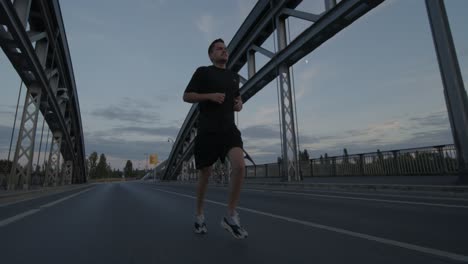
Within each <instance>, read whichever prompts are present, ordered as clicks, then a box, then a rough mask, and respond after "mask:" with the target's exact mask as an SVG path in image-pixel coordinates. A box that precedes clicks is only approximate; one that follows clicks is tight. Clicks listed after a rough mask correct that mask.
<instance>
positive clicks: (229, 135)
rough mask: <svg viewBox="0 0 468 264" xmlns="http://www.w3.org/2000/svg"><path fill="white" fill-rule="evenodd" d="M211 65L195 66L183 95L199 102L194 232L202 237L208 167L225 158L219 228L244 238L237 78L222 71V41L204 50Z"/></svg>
mask: <svg viewBox="0 0 468 264" xmlns="http://www.w3.org/2000/svg"><path fill="white" fill-rule="evenodd" d="M208 56H209V58H210V60H211V62H212V63H213V65H211V66H206V67H199V68H198V69H197V70H196V71H195V73H194V74H193V76H192V79H191V80H190V82H189V84H188V85H187V88H186V89H185V92H184V101H185V102H188V103H199V110H200V115H199V117H198V130H197V137H196V138H195V150H194V154H195V163H196V168H197V169H198V170H199V171H200V173H199V178H198V187H197V205H196V219H195V233H198V234H205V233H206V232H207V231H208V230H207V228H206V223H205V216H204V211H203V205H204V198H205V193H206V188H207V185H208V178H209V177H210V176H211V173H212V167H213V166H212V165H213V164H214V163H215V162H216V160H218V158H219V159H220V160H221V161H224V160H225V158H226V156H228V157H229V160H230V162H231V168H232V172H231V189H230V193H229V203H228V208H227V212H226V215H225V216H224V217H223V219H222V221H221V226H222V227H224V228H225V229H226V230H228V231H229V232H231V234H232V235H233V236H234V237H235V238H239V239H242V238H246V237H247V236H248V233H247V231H245V229H244V228H242V226H241V224H240V219H239V214H238V213H237V211H236V206H237V204H238V202H239V196H240V190H241V186H242V182H243V180H244V175H245V162H244V156H243V150H242V147H243V142H242V138H241V133H240V131H239V130H238V129H237V126H236V124H235V122H234V111H237V112H239V111H241V110H242V99H241V96H240V93H239V75H238V74H237V73H234V72H232V71H230V70H227V69H226V63H227V61H228V56H229V55H228V52H227V50H226V46H225V44H224V41H223V40H222V39H216V40H214V41H213V42H212V43H211V44H210V46H209V48H208Z"/></svg>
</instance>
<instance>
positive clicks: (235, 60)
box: [163, 0, 384, 179]
mask: <svg viewBox="0 0 468 264" xmlns="http://www.w3.org/2000/svg"><path fill="white" fill-rule="evenodd" d="M383 1H384V0H342V1H341V2H339V3H338V4H336V1H332V0H331V1H328V2H326V5H327V9H329V10H328V11H327V12H324V13H323V15H322V16H321V18H320V19H318V20H317V21H316V22H315V23H314V24H312V25H311V26H310V27H308V28H307V29H306V30H304V31H303V32H302V33H301V34H300V35H299V36H298V37H297V38H296V39H294V40H293V41H292V42H291V43H289V45H288V46H287V47H286V48H284V49H283V50H281V51H279V52H278V53H276V54H275V56H274V57H273V58H272V59H271V60H270V61H269V62H267V63H266V64H265V65H264V66H263V67H262V68H261V69H260V70H259V71H258V72H256V74H255V75H254V76H252V77H251V78H249V80H247V82H245V83H244V84H243V86H242V88H241V91H240V93H241V96H242V100H243V102H244V103H245V102H247V101H248V100H249V99H250V98H251V97H252V96H254V95H255V94H256V93H257V92H258V91H260V90H261V89H262V88H263V87H265V86H266V85H267V84H268V83H269V82H271V81H272V80H273V79H274V78H276V77H277V76H278V74H279V67H280V65H284V66H287V67H290V66H292V65H294V63H296V62H297V61H298V60H300V59H301V58H303V57H304V56H306V55H307V54H309V53H310V52H312V51H313V50H315V49H316V48H317V47H319V46H320V45H321V44H323V43H324V42H326V41H327V40H328V39H330V38H331V37H333V36H334V35H335V34H336V33H338V32H339V31H341V30H343V29H344V28H346V27H347V26H349V25H350V24H351V23H353V22H354V21H356V20H357V19H358V18H360V17H361V16H362V15H364V14H366V13H367V12H369V11H370V10H372V9H373V8H375V7H376V6H378V5H379V4H381V3H382V2H383ZM267 2H270V1H259V2H257V4H256V5H255V7H254V9H253V10H252V12H251V13H250V14H249V16H248V17H247V19H246V20H245V21H244V23H243V24H242V26H241V28H240V29H239V30H238V32H237V33H236V35H235V36H234V38H233V40H232V41H231V42H230V43H229V45H228V50H229V51H230V54H231V55H230V59H229V61H228V65H227V67H228V68H229V69H230V70H233V71H235V72H237V71H239V70H240V69H241V68H242V67H243V66H244V65H245V63H246V62H247V58H248V56H247V55H246V54H247V52H248V51H249V50H250V48H251V46H252V45H257V46H261V44H262V43H263V42H264V41H265V40H266V39H267V38H268V37H269V36H270V35H271V34H272V33H273V31H274V30H275V28H274V25H273V23H271V21H272V20H273V19H276V17H277V16H279V15H282V16H284V15H285V14H282V13H281V11H282V10H283V8H295V7H296V6H297V5H298V4H299V3H300V2H301V1H271V2H270V3H267ZM275 4H276V5H275ZM335 4H336V5H335ZM197 107H198V105H197V104H194V105H193V106H192V108H191V109H190V111H189V113H188V115H187V117H186V119H185V121H184V124H183V125H182V127H181V130H180V131H179V134H178V136H177V139H176V142H175V143H174V148H173V149H172V151H171V154H170V155H169V158H168V166H167V169H166V170H165V172H164V176H163V179H172V178H173V177H174V174H175V172H176V171H177V170H174V168H178V167H180V166H181V163H182V162H179V161H180V159H178V158H177V157H176V156H178V153H180V152H181V150H182V147H181V146H182V142H183V141H185V138H186V136H187V134H188V132H189V131H190V130H191V129H192V127H193V125H194V124H195V122H196V119H197V118H198V110H197ZM191 146H192V147H193V145H191ZM186 151H187V152H190V151H193V150H192V149H191V147H189V148H188V149H187V150H186ZM183 154H185V153H183ZM184 156H186V155H184ZM175 163H177V164H175Z"/></svg>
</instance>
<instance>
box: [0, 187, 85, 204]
mask: <svg viewBox="0 0 468 264" xmlns="http://www.w3.org/2000/svg"><path fill="white" fill-rule="evenodd" d="M80 188H85V187H77V188H74V189H68V190H63V191H57V192H52V193H49V194H44V195H41V196H37V197H31V198H26V199H23V200H18V201H14V202H10V203H4V204H0V208H2V207H7V206H10V205H14V204H18V203H22V202H27V201H31V200H34V199H39V198H43V197H49V196H52V195H55V194H60V193H64V192H68V191H74V190H77V189H80Z"/></svg>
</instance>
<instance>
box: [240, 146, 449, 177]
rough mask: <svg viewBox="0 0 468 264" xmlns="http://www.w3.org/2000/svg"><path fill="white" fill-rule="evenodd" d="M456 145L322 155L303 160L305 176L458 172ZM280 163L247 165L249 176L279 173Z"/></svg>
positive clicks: (269, 175) (247, 175) (442, 173)
mask: <svg viewBox="0 0 468 264" xmlns="http://www.w3.org/2000/svg"><path fill="white" fill-rule="evenodd" d="M456 155H457V152H456V149H455V146H454V145H440V146H432V147H423V148H413V149H402V150H390V151H377V152H371V153H363V154H353V155H342V156H333V157H321V158H317V159H310V160H303V161H300V173H301V176H302V177H315V176H398V175H406V176H411V175H425V176H429V175H455V174H457V172H458V163H457V158H456ZM281 170H282V168H281V166H280V164H278V163H270V164H262V165H257V166H253V165H249V166H246V178H270V177H280V176H281V175H282V173H281Z"/></svg>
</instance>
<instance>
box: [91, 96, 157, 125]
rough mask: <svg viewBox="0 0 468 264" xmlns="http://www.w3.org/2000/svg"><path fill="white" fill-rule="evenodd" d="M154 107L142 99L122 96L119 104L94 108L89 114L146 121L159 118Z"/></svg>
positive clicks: (106, 117) (153, 120)
mask: <svg viewBox="0 0 468 264" xmlns="http://www.w3.org/2000/svg"><path fill="white" fill-rule="evenodd" d="M156 108H157V106H155V105H153V104H151V103H149V102H147V101H144V100H136V99H131V98H123V100H121V102H120V103H119V104H116V105H110V106H107V107H103V108H98V109H95V110H93V111H92V112H91V114H92V115H94V116H97V117H101V118H104V119H108V120H119V121H127V122H132V123H147V122H155V121H159V120H160V119H161V117H160V115H159V114H158V113H157V112H155V111H154V110H156ZM148 109H152V110H153V111H150V110H148Z"/></svg>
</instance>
